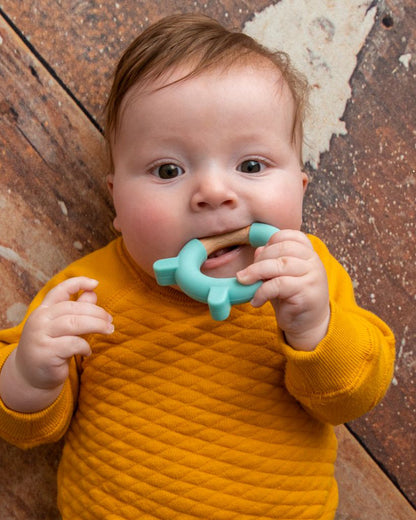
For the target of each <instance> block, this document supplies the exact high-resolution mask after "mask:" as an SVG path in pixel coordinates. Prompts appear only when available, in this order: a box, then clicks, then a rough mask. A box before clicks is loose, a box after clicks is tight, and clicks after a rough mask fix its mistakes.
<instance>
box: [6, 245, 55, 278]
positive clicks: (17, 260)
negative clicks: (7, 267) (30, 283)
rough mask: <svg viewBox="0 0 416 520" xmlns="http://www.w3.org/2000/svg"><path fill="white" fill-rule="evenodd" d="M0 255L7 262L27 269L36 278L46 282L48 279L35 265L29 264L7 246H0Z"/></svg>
mask: <svg viewBox="0 0 416 520" xmlns="http://www.w3.org/2000/svg"><path fill="white" fill-rule="evenodd" d="M0 257H1V258H4V259H5V260H7V261H8V262H11V263H13V264H15V265H17V266H19V267H20V268H21V269H24V270H25V271H28V272H29V273H30V274H31V275H32V276H34V277H35V278H37V279H38V280H39V281H40V282H42V283H46V282H47V281H48V280H49V277H48V276H46V274H45V273H43V272H42V271H40V270H39V269H37V268H36V267H35V266H33V265H31V264H30V263H29V262H27V261H26V260H24V259H23V258H22V257H21V256H19V255H18V254H17V253H15V252H14V251H13V249H10V248H9V247H4V246H0Z"/></svg>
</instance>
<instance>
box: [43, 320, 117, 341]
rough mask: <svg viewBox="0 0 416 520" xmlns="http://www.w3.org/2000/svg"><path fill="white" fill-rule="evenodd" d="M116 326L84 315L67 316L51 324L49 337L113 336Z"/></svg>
mask: <svg viewBox="0 0 416 520" xmlns="http://www.w3.org/2000/svg"><path fill="white" fill-rule="evenodd" d="M113 332H114V325H113V324H112V323H110V322H109V321H108V320H106V319H104V320H103V319H101V318H96V317H93V316H84V315H74V314H71V315H65V316H61V317H59V318H57V319H56V320H54V321H53V323H52V324H51V327H50V330H49V331H48V335H49V337H51V338H59V337H61V336H81V335H84V334H111V333H113Z"/></svg>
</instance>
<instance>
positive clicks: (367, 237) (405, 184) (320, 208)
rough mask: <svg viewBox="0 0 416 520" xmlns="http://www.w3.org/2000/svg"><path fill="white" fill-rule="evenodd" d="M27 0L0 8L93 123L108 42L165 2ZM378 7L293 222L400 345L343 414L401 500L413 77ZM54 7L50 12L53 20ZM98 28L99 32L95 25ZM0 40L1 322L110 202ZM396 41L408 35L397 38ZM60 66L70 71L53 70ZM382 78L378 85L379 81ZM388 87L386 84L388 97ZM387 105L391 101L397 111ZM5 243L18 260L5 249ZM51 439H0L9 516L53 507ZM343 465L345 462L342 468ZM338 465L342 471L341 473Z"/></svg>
mask: <svg viewBox="0 0 416 520" xmlns="http://www.w3.org/2000/svg"><path fill="white" fill-rule="evenodd" d="M252 3H253V4H254V2H252ZM28 4H29V3H25V2H14V1H10V0H6V1H4V0H3V2H2V6H3V9H5V11H6V14H7V15H8V16H11V17H15V19H16V20H18V24H19V26H20V27H22V28H24V32H25V33H26V34H27V35H29V36H30V37H31V43H32V44H33V45H34V46H35V48H37V49H38V50H39V49H41V50H42V55H43V57H44V58H45V59H46V60H47V61H48V62H49V64H51V66H52V67H53V68H54V70H55V72H57V73H58V75H59V76H60V77H61V79H62V78H64V79H63V81H64V82H66V83H67V85H68V86H69V87H70V88H71V89H72V90H73V91H74V92H76V95H77V96H79V99H80V100H81V101H82V102H83V103H84V104H85V105H86V106H88V107H89V109H90V110H91V112H92V113H93V114H94V116H95V117H96V118H97V119H98V120H100V116H99V109H100V106H101V105H102V102H99V101H98V100H100V99H102V97H103V95H104V90H105V80H104V81H101V80H102V78H107V77H108V76H109V74H110V72H109V71H110V69H111V67H112V63H113V61H114V59H115V55H116V54H118V50H117V52H115V46H117V49H119V47H122V46H124V44H125V43H126V41H128V40H130V39H131V38H132V37H133V35H135V33H136V31H137V23H136V20H137V19H141V20H143V24H144V25H146V24H148V23H149V22H150V21H153V20H154V19H156V17H158V16H159V14H165V13H167V12H170V9H171V8H172V5H171V6H168V7H166V6H163V7H162V8H160V9H161V11H160V12H159V7H156V6H151V7H149V8H147V7H143V6H141V5H140V4H138V3H134V4H135V5H134V7H133V6H132V5H131V4H129V5H128V6H126V8H124V6H123V13H124V14H123V13H119V14H117V13H116V14H117V16H119V17H120V18H117V23H116V22H113V23H112V22H111V15H114V3H113V2H111V3H110V2H109V1H108V2H102V3H101V5H102V7H101V11H100V12H99V13H98V12H97V11H96V10H97V8H96V6H95V4H93V3H92V2H82V3H80V4H78V5H77V9H78V10H79V11H78V12H76V13H74V12H71V11H66V12H63V11H62V12H61V7H59V5H58V4H57V3H55V2H48V1H46V0H44V1H42V2H31V3H30V6H29V5H28ZM132 4H133V3H132ZM172 4H173V2H172ZM245 5H249V4H248V3H246V4H245ZM385 5H386V7H385V9H389V10H390V11H389V12H391V13H392V20H393V22H394V24H393V26H392V27H390V28H389V29H388V28H386V27H385V26H384V25H383V23H382V17H383V13H384V12H381V11H380V14H379V16H378V22H377V25H376V27H375V28H374V30H373V32H372V34H371V35H370V38H369V43H368V45H367V46H366V48H365V49H364V51H363V53H362V55H361V56H360V63H359V67H358V69H357V71H356V74H355V75H354V78H353V88H354V96H353V99H352V101H351V103H350V105H349V107H348V110H347V113H346V116H345V118H346V121H347V125H348V130H349V133H348V135H347V136H343V137H339V138H336V139H334V140H333V142H332V146H331V150H330V152H329V153H328V154H326V155H325V156H324V157H323V160H322V163H321V169H320V172H319V174H318V173H315V172H314V171H312V170H311V171H310V173H311V175H312V176H313V183H312V186H311V189H310V195H309V196H308V199H307V201H306V218H305V220H306V221H307V222H308V226H309V228H310V229H311V230H312V231H314V232H316V233H317V234H319V235H320V236H322V237H323V238H325V239H326V241H327V242H328V243H330V244H331V249H332V250H333V251H334V252H335V253H336V255H337V256H338V257H340V258H341V259H342V260H343V261H344V262H345V264H346V265H347V267H348V268H349V270H350V272H351V274H352V276H353V278H354V279H355V280H356V281H357V284H359V285H358V287H357V295H358V298H359V299H360V301H361V302H362V303H363V304H364V305H365V306H367V307H370V308H371V309H373V310H375V311H376V312H377V313H378V314H380V315H381V316H382V317H384V318H385V319H386V320H387V321H388V322H389V323H390V324H391V325H392V326H393V328H394V330H395V332H396V334H397V336H398V339H399V346H400V350H399V353H400V354H401V355H400V356H399V358H398V362H397V375H396V377H397V382H398V384H397V385H394V386H392V388H391V390H390V392H389V394H388V396H387V398H386V400H385V402H384V404H383V406H381V407H379V408H378V409H377V410H376V411H374V412H372V413H371V414H369V415H368V416H367V417H366V418H364V419H361V420H359V421H356V422H354V424H353V427H354V430H355V431H356V432H357V433H358V434H359V435H360V437H361V438H362V439H363V440H364V442H365V443H366V444H367V446H368V447H369V449H371V451H372V453H373V454H374V455H375V456H376V457H377V458H378V459H379V460H380V462H381V463H382V464H383V465H384V466H385V467H386V468H387V470H388V471H389V474H390V475H391V477H392V478H394V479H395V480H396V481H397V482H398V483H399V485H400V486H401V487H402V488H403V490H404V491H405V492H406V493H407V495H408V496H409V497H412V499H413V497H414V482H415V470H414V468H415V466H414V456H415V455H414V449H413V447H414V445H415V442H414V441H415V437H414V410H415V396H414V383H413V379H414V353H413V351H412V345H413V344H414V337H415V326H414V323H415V319H414V318H415V309H414V302H412V294H414V285H412V284H413V283H414V281H415V277H414V265H413V264H412V263H411V261H409V259H411V258H414V256H415V255H414V253H415V247H414V242H413V243H411V242H410V241H409V236H408V235H409V234H410V233H411V232H412V231H413V226H414V200H415V197H414V171H413V173H412V170H411V165H414V164H415V160H414V159H415V155H414V154H415V151H414V148H412V146H411V144H409V143H412V142H414V136H413V135H412V132H411V129H412V125H413V121H414V116H415V108H414V100H413V98H412V97H411V95H410V93H411V92H412V78H413V79H414V76H412V74H411V73H410V74H409V73H408V71H407V70H405V68H404V66H403V65H401V63H400V62H399V61H398V58H399V57H400V56H401V55H402V54H403V53H405V52H407V51H409V50H410V51H412V49H411V48H410V47H409V45H410V43H409V42H410V41H411V36H412V35H414V27H415V24H414V23H413V21H412V20H414V15H413V13H412V12H410V2H409V0H406V1H405V2H401V3H400V5H399V2H385ZM255 7H256V8H257V10H260V9H261V7H262V6H260V5H259V3H256V6H254V5H252V6H251V9H252V11H250V9H249V8H246V7H245V8H244V9H243V10H242V11H241V12H240V11H239V9H240V8H238V9H237V7H232V6H229V11H230V12H231V13H232V16H230V14H229V16H226V14H227V12H226V10H225V7H224V6H220V7H218V5H217V6H216V7H215V9H214V7H212V6H211V7H209V8H208V11H207V13H208V14H211V15H214V16H218V17H219V18H220V19H221V18H222V20H223V21H224V20H231V19H232V20H237V21H238V23H239V24H241V23H242V21H243V20H244V19H246V18H248V17H249V16H251V12H254V8H255ZM48 9H49V10H48ZM73 9H75V4H74V6H73ZM131 9H133V10H134V11H133V14H134V16H129V22H128V23H127V24H124V25H123V26H122V25H121V22H120V20H121V19H122V18H123V16H126V15H127V14H132V12H131V11H130V10H131ZM146 9H150V11H149V10H146ZM193 9H195V7H193ZM209 9H211V11H209ZM56 10H59V13H60V14H59V16H57V17H54V16H51V13H54V12H55V11H56ZM215 10H217V11H218V14H216V12H214V11H215ZM104 11H105V12H104ZM162 11H164V12H163V13H162ZM13 12H14V13H15V14H12V13H13ZM77 13H78V14H77ZM80 13H81V14H80ZM145 13H148V14H145ZM149 15H150V16H149ZM79 16H81V18H79ZM146 16H147V18H148V20H146ZM412 16H413V18H412ZM81 19H83V20H84V23H83V24H80V20H81ZM85 20H88V22H86V21H85ZM131 20H133V21H134V23H133V22H130V21H131ZM90 22H91V24H90ZM107 22H108V25H105V23H107ZM39 23H40V25H39V28H38V29H37V24H39ZM51 24H52V25H51ZM54 24H56V25H54ZM412 24H413V25H412ZM77 27H78V28H77ZM98 27H100V28H101V29H100V31H101V32H97V30H98V29H97V28H98ZM39 31H40V32H39ZM117 31H119V32H117ZM109 35H111V38H113V39H114V42H113V47H111V46H110V47H109V48H108V49H107V47H106V46H105V45H104V46H103V45H102V44H103V43H105V42H108V38H109V37H110V36H109ZM0 37H1V39H2V45H1V46H0V53H1V65H0V113H1V118H0V153H1V162H0V174H1V182H2V189H1V191H0V215H1V217H0V236H1V245H2V246H3V247H6V248H7V249H6V250H3V249H2V250H1V251H2V254H3V256H2V258H1V261H0V276H1V279H2V282H3V287H4V295H5V298H6V299H4V301H3V302H2V303H1V304H2V305H3V307H0V313H1V316H2V325H3V326H6V325H7V324H9V323H11V321H12V319H14V318H13V317H14V316H17V315H18V313H19V309H20V310H21V309H22V308H23V307H24V305H25V304H26V303H27V302H28V301H29V300H30V299H31V297H32V296H33V294H34V292H35V291H36V290H37V288H38V287H39V286H40V285H41V284H42V280H43V278H45V277H49V276H50V275H51V274H52V273H53V272H55V271H56V270H58V269H60V268H61V267H63V266H64V265H66V264H67V263H69V262H70V261H71V260H72V259H74V258H76V257H78V256H80V255H81V254H85V252H87V251H89V250H92V249H94V248H96V247H99V245H101V244H103V243H105V242H106V241H107V240H108V239H109V238H110V237H111V236H113V235H112V231H111V229H110V228H109V226H108V224H107V223H108V222H109V221H110V220H111V209H110V204H109V201H108V197H107V194H106V190H105V186H104V182H103V181H104V177H105V173H103V172H105V160H104V154H103V152H102V140H101V136H100V135H99V133H98V132H97V131H96V130H95V129H94V127H93V126H92V125H91V123H90V122H88V120H87V119H86V118H85V117H84V116H83V115H82V114H81V112H80V110H79V109H78V107H76V105H75V104H74V103H73V102H72V101H71V100H69V99H68V97H67V96H66V95H65V93H64V92H63V91H62V90H61V89H60V88H59V86H57V85H56V83H55V82H54V81H52V80H51V77H50V75H49V74H48V73H47V72H46V71H45V70H43V68H42V66H41V65H40V64H39V62H38V61H37V60H35V59H33V57H32V56H31V55H30V53H28V51H27V49H26V48H25V47H24V46H22V45H21V43H20V41H19V40H18V38H16V37H15V36H14V35H13V34H12V33H11V31H10V30H9V29H8V27H7V26H6V25H5V24H2V25H0ZM403 38H406V41H402V40H403ZM116 40H117V41H116ZM413 41H414V40H413ZM62 42H65V44H63V43H62ZM86 42H87V43H86ZM100 45H101V46H100ZM86 47H90V50H89V52H91V53H93V59H91V60H90V61H88V60H86V59H85V58H86V57H87V58H88V54H87V55H86V56H85V55H84V54H82V53H81V54H79V52H80V51H81V50H83V52H85V48H86ZM68 48H70V49H71V52H68ZM98 49H102V52H101V51H98ZM72 50H74V52H72ZM110 50H111V52H110ZM75 51H77V52H78V53H77V52H75ZM112 52H113V53H114V54H112ZM412 52H413V51H412ZM80 64H82V66H80ZM401 67H403V68H401ZM81 69H82V70H81ZM396 69H397V70H396ZM68 71H69V72H68ZM393 71H394V72H393ZM66 73H68V74H70V76H65V74H66ZM101 73H102V74H101ZM386 77H387V78H388V80H389V81H385V80H384V78H386ZM16 78H19V81H18V82H16ZM391 90H394V92H395V96H394V98H393V97H392V96H391V94H390V92H391ZM398 107H401V110H400V111H399V112H398ZM403 107H405V108H406V110H404V108H403ZM412 139H413V140H412ZM380 143H382V146H381V145H380ZM399 152H400V153H399ZM402 155H403V156H404V157H403V158H401V156H402ZM412 175H413V177H412ZM57 179H58V181H57ZM59 179H60V180H59ZM412 179H413V180H412ZM375 199H378V202H377V204H375ZM92 200H97V201H98V202H97V206H95V207H94V208H93V210H91V209H90V207H89V206H90V204H89V203H90V202H91V201H92ZM51 201H53V204H52V203H51ZM62 203H63V204H62ZM357 204H358V206H357ZM65 208H66V210H65ZM66 212H68V215H65V213H66ZM4 215H6V216H4ZM28 224H29V225H28ZM94 230H96V232H95V233H94ZM3 239H4V240H3ZM74 244H77V247H79V244H82V246H83V250H82V251H79V250H78V249H77V247H75V246H74ZM13 253H15V254H17V255H18V256H17V257H14V256H13ZM412 268H413V271H412ZM1 269H2V270H1ZM371 295H374V296H371ZM9 318H10V319H9ZM407 388H409V389H410V390H409V391H407V390H406V389H407ZM411 392H413V393H411ZM398 413H399V414H400V415H398ZM351 442H353V441H351ZM344 445H345V446H347V448H346V449H350V447H348V445H347V444H341V454H340V457H341V455H342V452H343V450H344V448H343V446H344ZM49 449H50V450H51V451H49ZM56 449H58V450H59V447H58V448H50V447H48V448H44V449H43V450H44V451H41V452H38V451H37V450H33V452H31V453H30V454H21V452H19V453H17V452H16V451H14V449H12V450H11V451H10V448H9V447H7V446H3V445H1V446H0V468H8V467H11V466H12V462H11V461H12V460H15V462H14V464H13V466H14V467H15V469H16V472H15V473H13V474H12V477H11V479H10V478H9V476H10V475H9V471H7V475H6V474H4V472H2V471H1V470H0V477H1V478H0V481H1V482H0V485H1V484H3V486H2V487H1V489H0V504H1V505H0V513H4V511H1V508H2V507H3V508H4V507H8V511H13V514H15V511H20V513H19V514H21V516H20V517H18V516H16V517H14V516H11V518H22V519H23V518H25V519H29V520H30V518H31V517H30V516H27V515H28V514H29V513H28V511H30V510H33V511H34V512H33V513H32V514H33V515H35V516H33V519H35V518H36V519H37V518H43V519H44V518H45V516H42V513H41V512H39V511H43V512H44V511H51V509H50V507H51V506H50V503H49V504H48V503H46V502H42V500H44V498H45V496H48V495H51V494H52V496H53V493H54V491H53V484H51V482H52V481H53V472H54V460H55V459H54V457H55V455H51V457H50V460H51V462H50V464H49V465H46V466H45V465H42V464H41V463H40V461H41V460H42V459H43V458H45V455H48V454H49V453H50V454H56V453H57V452H56V451H54V450H56ZM56 456H57V455H56ZM27 457H28V458H27ZM364 459H365V457H364ZM340 460H343V459H342V458H340ZM347 464H348V465H350V466H351V467H352V469H351V470H348V472H346V473H345V475H346V485H349V484H348V482H351V478H353V480H354V482H355V481H356V480H357V478H356V475H357V474H359V470H360V469H361V468H362V465H363V464H362V462H359V461H358V462H357V460H355V459H354V460H348V459H347ZM348 465H347V466H345V468H347V469H348V468H349V467H350V466H348ZM404 467H405V468H406V470H403V468H404ZM28 468H31V470H30V471H32V469H33V475H35V476H36V477H37V478H39V479H40V483H39V484H37V487H38V489H41V490H42V492H41V493H39V494H36V493H35V492H33V493H32V495H33V496H32V497H28V498H24V497H19V496H18V493H16V491H15V490H18V489H19V480H18V478H19V477H18V475H19V474H22V473H24V474H26V473H27V472H28V471H29V470H28ZM369 471H373V470H369ZM348 475H351V476H352V477H351V478H350V480H349V481H348ZM370 477H371V475H370ZM42 479H44V480H42ZM28 485H29V486H30V484H28ZM355 486H356V487H355V488H354V489H353V490H352V491H351V495H350V496H351V497H354V496H358V495H359V492H360V491H362V488H361V485H358V482H355ZM33 489H34V490H35V489H36V487H34V488H33ZM49 491H50V493H49ZM2 493H3V495H2ZM383 496H384V495H383ZM3 498H4V500H5V501H4V500H3ZM22 500H23V502H22ZM388 503H389V502H388V500H387V499H386V502H385V506H384V507H386V508H387V507H388ZM369 504H370V505H371V501H369ZM353 507H354V500H353V498H351V502H349V505H343V504H341V508H345V509H341V510H340V514H341V515H342V514H344V511H349V512H348V513H345V514H349V515H350V516H349V517H348V516H345V515H344V517H340V519H341V518H342V520H344V519H345V518H356V517H354V516H353V513H352V512H353V511H354V509H353ZM362 507H363V508H364V509H362V508H360V512H361V513H362V517H363V518H369V519H370V520H372V519H373V518H374V520H376V519H379V518H380V516H379V515H378V514H375V513H373V512H372V510H371V509H368V510H366V509H365V504H363V505H362ZM348 508H349V509H348ZM364 512H365V513H364ZM11 514H12V513H10V515H11ZM16 514H17V513H16ZM48 514H49V513H48ZM50 514H51V515H54V514H56V512H55V513H50ZM25 515H26V516H25ZM3 516H5V513H4V514H3ZM0 517H2V516H1V515H0ZM48 518H49V517H48ZM50 518H55V517H54V516H50ZM392 518H393V517H392ZM394 518H395V517H394ZM410 518H411V517H410Z"/></svg>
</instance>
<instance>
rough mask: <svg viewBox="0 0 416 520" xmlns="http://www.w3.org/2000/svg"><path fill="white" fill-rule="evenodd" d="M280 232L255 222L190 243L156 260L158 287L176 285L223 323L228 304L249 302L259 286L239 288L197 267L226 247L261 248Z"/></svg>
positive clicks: (233, 283)
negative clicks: (172, 254)
mask: <svg viewBox="0 0 416 520" xmlns="http://www.w3.org/2000/svg"><path fill="white" fill-rule="evenodd" d="M277 231H279V230H278V229H277V228H275V227H274V226H270V225H269V224H261V223H257V222H255V223H254V224H251V226H248V227H246V228H243V229H239V230H237V231H233V232H231V233H226V234H224V235H219V236H217V237H209V238H203V239H200V240H198V239H196V238H194V239H193V240H191V241H189V242H188V243H187V244H185V245H184V247H183V248H182V249H181V251H180V252H179V254H178V256H175V257H173V258H164V259H161V260H157V261H156V262H155V263H154V264H153V269H154V272H155V275H156V280H157V282H158V284H159V285H178V286H179V287H180V288H181V289H182V291H183V292H184V293H185V294H187V295H188V296H190V297H191V298H193V299H194V300H197V301H199V302H203V303H208V307H209V310H210V313H211V316H212V317H213V318H214V320H218V321H221V320H225V319H226V318H227V317H228V315H229V314H230V310H231V305H235V304H238V303H245V302H248V301H250V300H251V299H252V298H253V296H254V293H255V292H256V291H257V289H258V288H259V287H260V285H261V284H262V282H261V281H259V282H256V283H254V284H251V285H242V284H240V283H239V282H238V280H237V279H236V278H235V277H234V278H212V277H210V276H206V275H204V274H203V273H201V271H200V268H201V266H202V264H203V263H204V262H205V260H206V259H207V258H208V255H210V254H211V253H212V252H214V251H216V250H218V249H221V248H223V247H225V246H232V245H238V244H251V245H252V246H253V247H259V246H264V245H265V244H267V242H268V241H269V239H270V237H271V236H272V235H273V234H274V233H276V232H277Z"/></svg>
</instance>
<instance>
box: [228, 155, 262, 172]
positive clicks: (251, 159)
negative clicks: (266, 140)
mask: <svg viewBox="0 0 416 520" xmlns="http://www.w3.org/2000/svg"><path fill="white" fill-rule="evenodd" d="M245 163H256V164H258V165H259V167H260V170H259V171H254V172H244V171H242V169H241V167H242V165H243V164H245ZM267 166H268V163H267V161H265V160H264V159H260V158H257V157H250V158H248V159H245V160H244V161H241V163H240V164H239V165H238V166H237V168H236V169H237V171H240V172H242V173H246V174H247V175H250V174H256V173H262V172H263V171H264V169H265V168H266V167H267Z"/></svg>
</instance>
